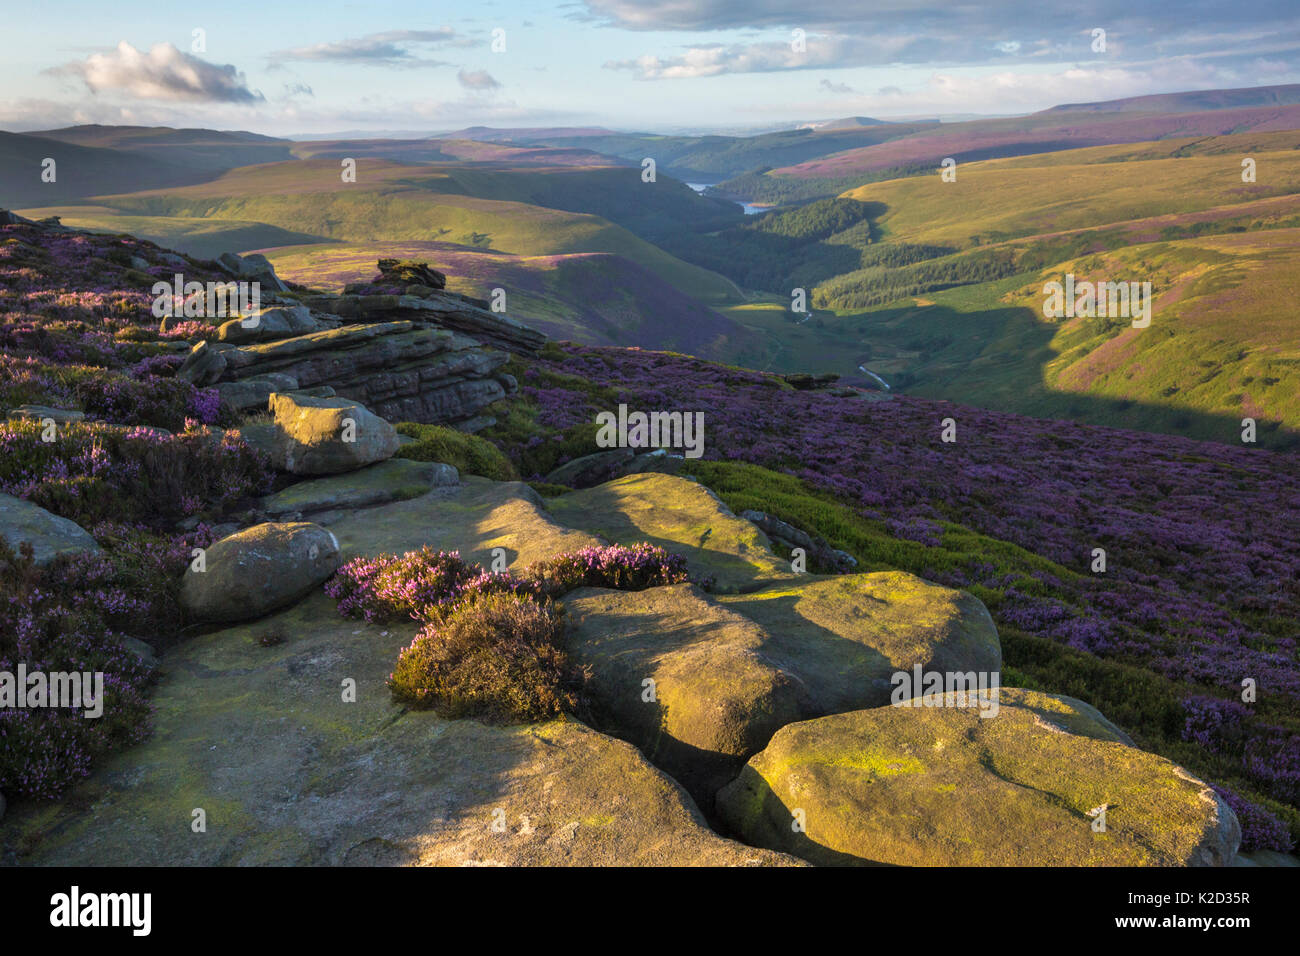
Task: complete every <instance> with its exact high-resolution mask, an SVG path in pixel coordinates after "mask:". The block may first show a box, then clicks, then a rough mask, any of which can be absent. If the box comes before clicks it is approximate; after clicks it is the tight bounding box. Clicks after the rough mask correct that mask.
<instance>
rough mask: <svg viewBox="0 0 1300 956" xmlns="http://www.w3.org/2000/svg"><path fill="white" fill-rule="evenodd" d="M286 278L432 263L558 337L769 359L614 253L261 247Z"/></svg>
mask: <svg viewBox="0 0 1300 956" xmlns="http://www.w3.org/2000/svg"><path fill="white" fill-rule="evenodd" d="M262 251H263V252H264V253H265V254H266V255H267V257H268V258H270V259H271V261H272V262H273V263H274V264H275V267H276V271H277V272H278V273H279V274H280V275H281V276H283V277H285V278H289V279H292V280H293V281H295V282H301V283H303V284H304V285H310V286H313V287H316V288H322V289H329V290H332V291H337V290H339V289H341V288H342V287H343V286H344V285H345V284H346V283H348V282H355V281H362V280H365V279H369V278H370V277H371V276H372V275H373V274H374V272H375V261H376V260H377V259H380V258H399V259H415V260H417V261H421V262H429V263H431V264H433V265H435V266H436V267H437V268H438V269H440V270H442V271H443V272H445V273H446V274H447V284H448V287H449V288H450V289H452V290H453V291H456V292H463V293H465V294H467V295H474V296H478V297H480V298H489V297H490V296H491V294H492V290H493V289H495V288H503V289H505V290H506V293H507V298H506V303H507V309H508V312H509V314H511V315H514V316H516V317H517V318H519V319H520V320H522V321H524V322H527V323H528V324H529V325H532V326H534V327H535V328H538V329H541V330H542V331H544V332H546V333H547V334H548V335H550V336H551V337H552V338H557V339H567V340H571V341H575V342H584V343H588V344H593V345H627V346H638V347H642V348H650V347H655V348H670V349H674V350H678V351H683V352H689V353H691V354H695V355H703V356H708V357H710V358H715V359H719V360H727V361H745V360H752V359H758V358H759V357H761V354H762V352H761V340H759V339H758V338H757V337H756V336H754V335H753V334H751V333H750V332H748V330H746V329H745V328H744V327H743V326H741V325H739V324H736V323H733V322H731V321H729V320H728V319H727V318H725V317H724V316H723V315H720V314H719V313H718V312H715V311H713V310H712V309H709V308H707V307H706V306H704V305H702V304H701V303H700V302H698V301H696V300H694V299H692V298H690V297H689V296H686V295H683V294H682V293H680V292H678V291H677V290H676V289H674V288H672V287H671V286H669V285H666V284H665V283H663V282H662V281H660V280H659V279H658V278H657V277H656V276H655V275H654V274H653V273H651V272H649V271H647V270H646V269H643V268H642V267H641V266H639V265H637V264H636V263H635V262H632V261H631V260H629V259H626V258H623V257H622V256H615V255H609V254H606V253H574V254H567V255H558V256H511V255H506V254H503V253H496V252H489V251H484V250H480V249H474V248H471V247H467V246H458V245H454V244H451V243H443V242H358V243H340V244H331V245H328V246H290V247H284V248H279V249H265V250H262Z"/></svg>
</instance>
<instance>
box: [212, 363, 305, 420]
mask: <svg viewBox="0 0 1300 956" xmlns="http://www.w3.org/2000/svg"><path fill="white" fill-rule="evenodd" d="M215 388H216V389H217V393H218V394H219V395H220V396H221V400H222V401H223V402H225V403H226V404H227V405H229V406H230V407H231V408H233V409H235V410H236V411H241V412H243V411H248V410H249V409H251V408H258V409H265V408H267V401H268V399H270V397H271V395H272V394H273V393H274V392H292V391H296V390H297V388H298V380H297V379H296V378H294V377H293V376H292V375H285V374H284V373H283V372H267V373H266V374H265V375H254V376H252V377H251V378H242V379H239V380H238V381H235V382H218V383H217V384H216V386H215Z"/></svg>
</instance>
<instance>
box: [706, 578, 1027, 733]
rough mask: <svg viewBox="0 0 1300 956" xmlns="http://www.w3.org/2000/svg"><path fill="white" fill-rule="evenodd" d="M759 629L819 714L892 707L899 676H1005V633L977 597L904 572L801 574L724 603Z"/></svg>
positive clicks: (767, 650)
mask: <svg viewBox="0 0 1300 956" xmlns="http://www.w3.org/2000/svg"><path fill="white" fill-rule="evenodd" d="M717 600H718V602H719V603H720V604H722V605H723V606H724V607H726V608H728V609H730V610H733V611H737V612H739V613H741V614H743V615H745V616H746V617H748V618H749V619H750V620H753V621H755V622H756V623H758V624H760V625H761V626H762V627H763V628H764V630H765V631H766V632H767V633H768V635H769V639H768V641H767V642H766V643H765V644H764V646H763V654H764V655H765V656H766V657H768V658H769V659H771V660H774V661H776V662H778V663H779V664H780V665H781V666H783V667H786V668H787V669H788V670H790V671H791V672H792V673H795V674H797V675H798V676H799V678H800V679H801V680H802V681H803V683H804V685H805V686H806V687H807V688H808V690H809V693H810V695H811V696H812V699H813V706H814V708H815V709H816V711H817V712H818V713H819V714H833V713H838V712H840V711H844V710H859V709H862V708H864V707H879V706H882V705H884V704H887V703H889V700H890V696H891V693H892V691H893V687H894V685H893V683H892V681H891V679H892V677H893V675H894V674H896V673H897V672H899V671H908V672H910V671H912V670H913V668H915V667H917V666H920V667H921V668H922V670H924V671H943V672H945V673H946V672H949V671H953V672H961V673H969V672H971V671H975V672H977V673H983V674H998V673H1000V672H1001V669H1002V646H1001V643H1000V642H999V641H998V632H997V626H996V625H995V624H994V623H993V619H992V617H990V616H989V612H988V609H987V608H985V607H984V605H983V604H982V603H981V602H980V601H979V599H978V598H976V597H974V596H973V595H970V594H968V593H966V592H965V591H957V590H954V589H952V588H946V587H942V586H940V585H937V584H931V583H930V582H928V581H924V580H922V579H921V578H918V577H916V576H915V575H912V574H906V573H904V572H902V571H880V572H876V573H872V574H845V575H836V576H833V577H816V576H813V575H801V576H800V579H799V580H796V581H794V582H792V583H789V584H773V585H769V586H768V587H765V588H763V589H761V590H759V591H754V592H750V593H747V594H739V595H719V596H718V598H717Z"/></svg>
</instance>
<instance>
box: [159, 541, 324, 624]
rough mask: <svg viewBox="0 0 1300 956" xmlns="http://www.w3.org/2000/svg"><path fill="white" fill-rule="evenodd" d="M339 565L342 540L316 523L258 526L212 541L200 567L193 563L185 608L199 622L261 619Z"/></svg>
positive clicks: (183, 588) (187, 576) (186, 585)
mask: <svg viewBox="0 0 1300 956" xmlns="http://www.w3.org/2000/svg"><path fill="white" fill-rule="evenodd" d="M340 563H341V558H340V556H339V546H338V540H337V539H336V538H335V537H334V535H333V534H331V533H330V532H329V531H327V530H325V529H324V528H322V527H319V526H318V525H314V524H310V523H308V522H293V523H285V524H275V523H270V522H268V523H265V524H259V525H255V526H253V527H251V528H245V529H244V530H243V531H240V532H238V533H236V534H232V535H230V536H229V537H227V538H222V539H221V540H220V541H217V542H215V543H214V544H212V546H211V547H209V548H207V549H206V553H205V554H204V556H203V562H202V565H201V566H196V565H195V564H193V563H191V565H190V567H189V568H188V569H187V570H186V572H185V577H184V579H183V580H182V582H181V594H180V602H181V606H182V607H183V608H184V609H185V610H186V612H187V613H188V614H190V615H191V616H192V617H193V618H194V619H195V620H199V621H243V620H248V619H249V618H255V617H260V616H262V615H263V614H268V613H270V612H271V611H274V610H276V609H278V608H282V607H284V606H286V605H288V604H292V603H293V602H295V601H298V600H300V599H301V598H303V597H304V596H305V595H307V594H308V593H310V592H311V591H312V589H314V588H315V587H316V586H317V585H319V584H321V583H322V582H324V581H325V580H326V579H327V578H328V577H329V576H330V575H331V574H333V573H334V572H335V571H336V570H338V567H339V564H340ZM200 567H201V570H200Z"/></svg>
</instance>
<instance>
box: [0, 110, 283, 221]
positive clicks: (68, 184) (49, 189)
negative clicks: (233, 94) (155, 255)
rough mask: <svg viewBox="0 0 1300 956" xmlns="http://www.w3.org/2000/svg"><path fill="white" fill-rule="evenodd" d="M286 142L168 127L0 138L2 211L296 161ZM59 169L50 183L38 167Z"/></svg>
mask: <svg viewBox="0 0 1300 956" xmlns="http://www.w3.org/2000/svg"><path fill="white" fill-rule="evenodd" d="M292 145H293V144H292V143H290V142H289V141H288V140H281V139H275V138H274V137H271V136H261V135H258V134H257V133H245V132H224V131H218V130H210V129H172V128H170V127H166V126H71V127H68V128H66V129H52V130H40V131H37V132H29V133H6V132H0V205H4V206H11V207H14V206H37V205H39V206H47V205H56V204H60V203H65V202H69V201H71V200H76V199H85V198H88V197H91V196H100V195H105V194H109V193H120V192H135V191H137V190H140V189H159V188H166V187H171V186H185V185H192V184H194V183H200V182H204V181H205V180H208V179H211V178H212V177H213V176H215V175H217V174H218V173H221V172H223V171H225V170H228V169H234V168H235V167H238V166H247V165H250V164H253V163H269V162H276V161H279V160H285V159H292V158H293V155H292V153H290V151H289V148H290V147H291V146H292ZM47 157H48V158H51V159H53V160H54V161H55V163H56V167H55V169H56V175H57V178H56V180H55V182H53V183H45V182H42V181H41V178H40V175H41V163H42V162H43V161H44V160H45V159H46V158H47Z"/></svg>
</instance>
